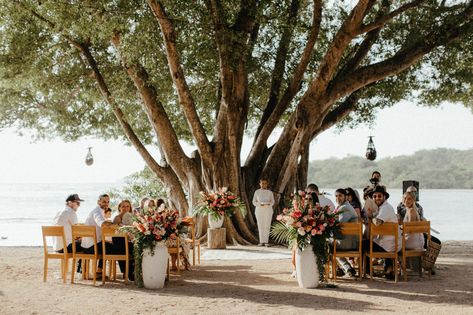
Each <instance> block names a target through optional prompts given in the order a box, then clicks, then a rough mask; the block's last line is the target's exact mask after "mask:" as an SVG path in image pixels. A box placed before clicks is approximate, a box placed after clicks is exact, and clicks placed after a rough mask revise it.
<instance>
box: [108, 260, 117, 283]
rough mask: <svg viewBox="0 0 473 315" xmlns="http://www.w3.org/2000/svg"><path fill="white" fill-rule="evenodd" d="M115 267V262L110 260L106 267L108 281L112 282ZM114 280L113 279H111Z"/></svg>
mask: <svg viewBox="0 0 473 315" xmlns="http://www.w3.org/2000/svg"><path fill="white" fill-rule="evenodd" d="M114 266H115V260H111V261H110V264H109V265H108V279H110V280H112V274H113V267H114ZM113 280H115V279H113Z"/></svg>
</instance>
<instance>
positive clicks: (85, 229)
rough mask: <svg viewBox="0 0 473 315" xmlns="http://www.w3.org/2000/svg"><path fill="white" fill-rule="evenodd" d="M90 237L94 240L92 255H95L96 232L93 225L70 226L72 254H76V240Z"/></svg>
mask: <svg viewBox="0 0 473 315" xmlns="http://www.w3.org/2000/svg"><path fill="white" fill-rule="evenodd" d="M79 237H80V238H84V237H90V238H93V239H94V253H96V254H97V231H96V228H95V226H93V225H76V224H74V225H73V226H72V252H73V253H74V254H75V253H76V242H74V240H75V239H77V238H79Z"/></svg>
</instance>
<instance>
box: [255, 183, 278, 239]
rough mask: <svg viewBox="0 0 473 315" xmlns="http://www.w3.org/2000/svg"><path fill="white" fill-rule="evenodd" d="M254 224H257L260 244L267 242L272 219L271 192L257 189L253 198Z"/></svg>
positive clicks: (272, 201) (272, 196) (272, 199)
mask: <svg viewBox="0 0 473 315" xmlns="http://www.w3.org/2000/svg"><path fill="white" fill-rule="evenodd" d="M253 205H254V206H255V207H256V208H255V216H256V223H257V224H258V234H259V242H260V244H267V243H268V242H269V229H270V228H271V219H272V218H273V205H274V195H273V192H272V191H271V190H268V189H261V188H260V189H258V190H257V191H255V194H254V196H253Z"/></svg>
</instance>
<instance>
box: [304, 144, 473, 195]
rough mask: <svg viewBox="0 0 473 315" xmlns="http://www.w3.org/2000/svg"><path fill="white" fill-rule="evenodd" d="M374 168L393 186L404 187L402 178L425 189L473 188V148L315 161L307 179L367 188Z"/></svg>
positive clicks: (311, 163)
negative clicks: (378, 157) (374, 159)
mask: <svg viewBox="0 0 473 315" xmlns="http://www.w3.org/2000/svg"><path fill="white" fill-rule="evenodd" d="M374 170H379V171H380V172H381V174H382V182H383V184H384V185H386V186H387V187H389V188H392V189H396V188H402V181H403V180H417V181H419V182H420V186H421V187H422V188H432V189H473V149H470V150H454V149H434V150H421V151H417V152H416V153H415V154H413V155H402V156H396V157H392V158H385V159H381V160H378V161H373V162H372V161H368V160H366V159H365V158H364V157H358V156H348V157H346V158H343V159H336V158H331V159H327V160H313V161H311V162H310V163H309V174H308V182H309V183H311V182H314V183H317V185H318V186H319V187H330V188H337V187H348V186H351V187H364V186H366V185H367V184H368V179H369V178H370V177H371V173H372V172H373V171H374Z"/></svg>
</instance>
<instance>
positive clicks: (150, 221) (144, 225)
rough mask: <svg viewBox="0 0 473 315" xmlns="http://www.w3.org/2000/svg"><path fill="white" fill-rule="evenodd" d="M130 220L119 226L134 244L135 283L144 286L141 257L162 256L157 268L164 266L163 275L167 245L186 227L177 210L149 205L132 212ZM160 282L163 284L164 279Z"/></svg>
mask: <svg viewBox="0 0 473 315" xmlns="http://www.w3.org/2000/svg"><path fill="white" fill-rule="evenodd" d="M132 220H133V223H132V225H131V226H124V227H121V228H120V230H121V231H125V232H127V233H128V234H130V235H131V239H132V241H133V244H134V247H133V250H134V258H135V283H136V285H137V286H138V287H143V286H145V287H146V283H145V282H146V281H144V280H143V269H145V268H144V267H143V266H144V265H145V264H144V263H145V262H144V261H143V257H147V256H155V255H156V256H162V257H161V258H162V262H159V265H160V266H159V268H162V266H164V267H163V270H164V275H165V274H166V269H167V264H168V261H167V258H168V252H167V245H168V243H169V242H171V241H173V240H176V239H177V238H178V237H179V235H180V234H182V233H185V232H186V227H185V224H183V223H182V220H181V218H180V217H179V212H178V211H177V210H169V209H164V210H163V211H158V210H155V209H153V208H151V207H149V208H147V209H144V210H143V211H142V212H140V213H138V214H133V215H132ZM156 251H159V253H156ZM163 257H164V258H165V259H164V258H163ZM157 258H160V257H157ZM155 267H158V266H155ZM145 272H146V271H145ZM162 283H163V284H164V279H163V280H162ZM160 287H162V286H160Z"/></svg>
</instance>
